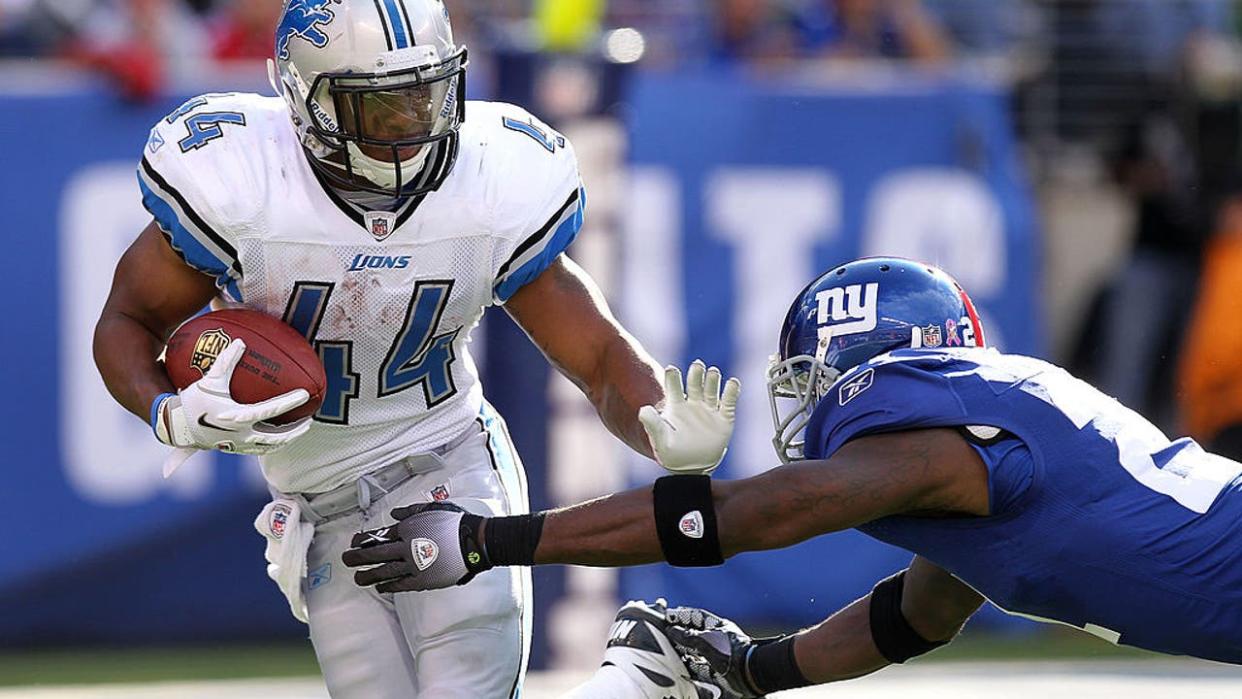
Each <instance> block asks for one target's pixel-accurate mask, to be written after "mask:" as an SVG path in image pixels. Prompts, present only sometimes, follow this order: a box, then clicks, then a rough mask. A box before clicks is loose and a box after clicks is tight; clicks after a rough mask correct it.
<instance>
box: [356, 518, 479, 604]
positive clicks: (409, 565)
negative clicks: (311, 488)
mask: <svg viewBox="0 0 1242 699" xmlns="http://www.w3.org/2000/svg"><path fill="white" fill-rule="evenodd" d="M392 516H393V518H394V519H396V520H398V521H397V523H396V524H395V525H393V526H391V527H381V528H379V529H371V530H368V531H364V532H359V533H357V534H355V535H354V538H353V541H351V542H350V546H351V547H352V548H350V549H349V550H348V551H346V552H345V553H344V554H343V555H342V556H341V560H342V561H343V562H344V563H345V565H347V566H349V567H351V568H359V567H365V566H371V567H366V568H364V569H363V570H359V571H358V572H356V573H354V582H356V583H357V584H358V585H360V586H367V585H375V586H376V588H375V589H376V590H378V591H380V592H410V591H414V590H438V589H440V588H444V587H452V586H453V585H465V584H466V583H468V582H470V581H471V580H472V579H474V576H475V575H477V574H479V573H481V572H483V571H485V570H488V569H490V568H491V567H492V565H491V562H490V561H488V559H487V553H486V551H484V549H483V545H482V542H481V541H480V539H479V528H480V526H481V525H482V523H483V518H482V517H480V516H478V515H472V514H470V513H469V512H466V511H465V510H463V509H462V508H460V507H458V506H457V505H454V504H452V503H446V502H433V503H427V504H421V505H411V506H409V507H398V508H397V509H395V510H393V511H392Z"/></svg>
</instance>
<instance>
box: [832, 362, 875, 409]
mask: <svg viewBox="0 0 1242 699" xmlns="http://www.w3.org/2000/svg"><path fill="white" fill-rule="evenodd" d="M874 381H875V369H867V370H866V371H864V372H863V373H861V374H859V375H858V376H855V377H854V378H852V379H850V380H849V381H846V382H845V383H843V384H841V389H840V393H838V394H837V402H838V403H840V404H841V405H842V406H844V405H845V404H846V403H848V402H850V401H852V400H854V399H855V398H857V397H858V395H859V394H860V393H862V392H863V391H865V390H867V389H868V388H871V384H872V383H873V382H874Z"/></svg>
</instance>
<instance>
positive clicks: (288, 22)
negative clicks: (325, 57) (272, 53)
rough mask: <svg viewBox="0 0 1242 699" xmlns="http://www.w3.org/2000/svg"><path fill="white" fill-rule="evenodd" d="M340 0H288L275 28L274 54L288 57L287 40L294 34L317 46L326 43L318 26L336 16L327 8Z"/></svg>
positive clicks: (325, 36) (321, 46) (324, 35)
mask: <svg viewBox="0 0 1242 699" xmlns="http://www.w3.org/2000/svg"><path fill="white" fill-rule="evenodd" d="M336 2H340V0H289V6H288V7H286V8H285V14H284V16H282V17H281V18H280V26H278V27H277V28H276V55H277V56H279V57H280V58H281V59H284V60H288V59H289V41H290V40H291V39H293V37H295V36H300V37H302V38H303V39H305V40H307V41H309V42H310V43H312V44H314V45H315V46H316V47H318V48H323V47H325V46H327V45H328V35H327V34H325V33H324V32H323V30H322V29H321V28H320V27H319V25H321V24H328V23H329V22H331V21H332V20H333V19H335V18H336V13H335V12H333V11H332V10H329V9H328V5H329V4H331V3H336Z"/></svg>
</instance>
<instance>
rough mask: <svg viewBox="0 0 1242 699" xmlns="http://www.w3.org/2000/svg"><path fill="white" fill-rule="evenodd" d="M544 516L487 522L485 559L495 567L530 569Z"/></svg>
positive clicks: (493, 518)
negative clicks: (526, 567) (528, 567)
mask: <svg viewBox="0 0 1242 699" xmlns="http://www.w3.org/2000/svg"><path fill="white" fill-rule="evenodd" d="M545 517H547V513H545V512H536V513H534V514H529V515H514V516H512V517H491V518H489V519H488V520H487V531H486V532H484V538H485V539H486V540H487V541H486V544H485V545H484V555H485V556H486V558H487V560H488V562H489V563H490V564H491V565H494V566H533V565H535V549H536V548H539V539H540V537H542V536H543V520H544V518H545Z"/></svg>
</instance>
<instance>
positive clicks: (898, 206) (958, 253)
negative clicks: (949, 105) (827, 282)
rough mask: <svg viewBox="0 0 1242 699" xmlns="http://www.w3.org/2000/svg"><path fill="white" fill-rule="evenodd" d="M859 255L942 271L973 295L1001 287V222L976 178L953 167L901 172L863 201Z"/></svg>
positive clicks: (1000, 213)
mask: <svg viewBox="0 0 1242 699" xmlns="http://www.w3.org/2000/svg"><path fill="white" fill-rule="evenodd" d="M865 220H866V227H865V228H864V234H863V240H862V254H863V255H866V256H871V255H894V256H897V257H908V258H910V259H913V260H921V261H923V262H928V263H931V264H934V265H936V266H938V267H940V268H942V269H944V270H945V271H946V272H948V273H949V274H951V275H953V277H954V278H955V279H957V281H958V282H959V283H960V284H961V285H962V286H963V287H965V288H966V289H968V290H969V291H970V293H971V295H972V296H976V297H991V296H993V295H996V294H999V293H1001V292H1002V291H1003V290H1004V285H1005V278H1006V275H1005V263H1006V260H1005V258H1006V255H1005V217H1004V213H1003V210H1002V209H1001V206H1000V202H998V201H996V196H995V195H994V194H993V193H992V191H991V190H990V189H988V186H987V183H986V182H984V181H983V180H981V179H980V178H979V177H977V176H975V175H973V174H971V173H969V172H966V171H964V170H957V169H951V168H919V169H912V170H899V171H897V172H895V173H893V174H890V175H888V176H887V177H885V178H883V179H881V180H880V181H879V183H878V184H876V186H875V187H874V188H873V189H872V190H871V193H870V195H869V196H868V198H867V209H866V218H865Z"/></svg>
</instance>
